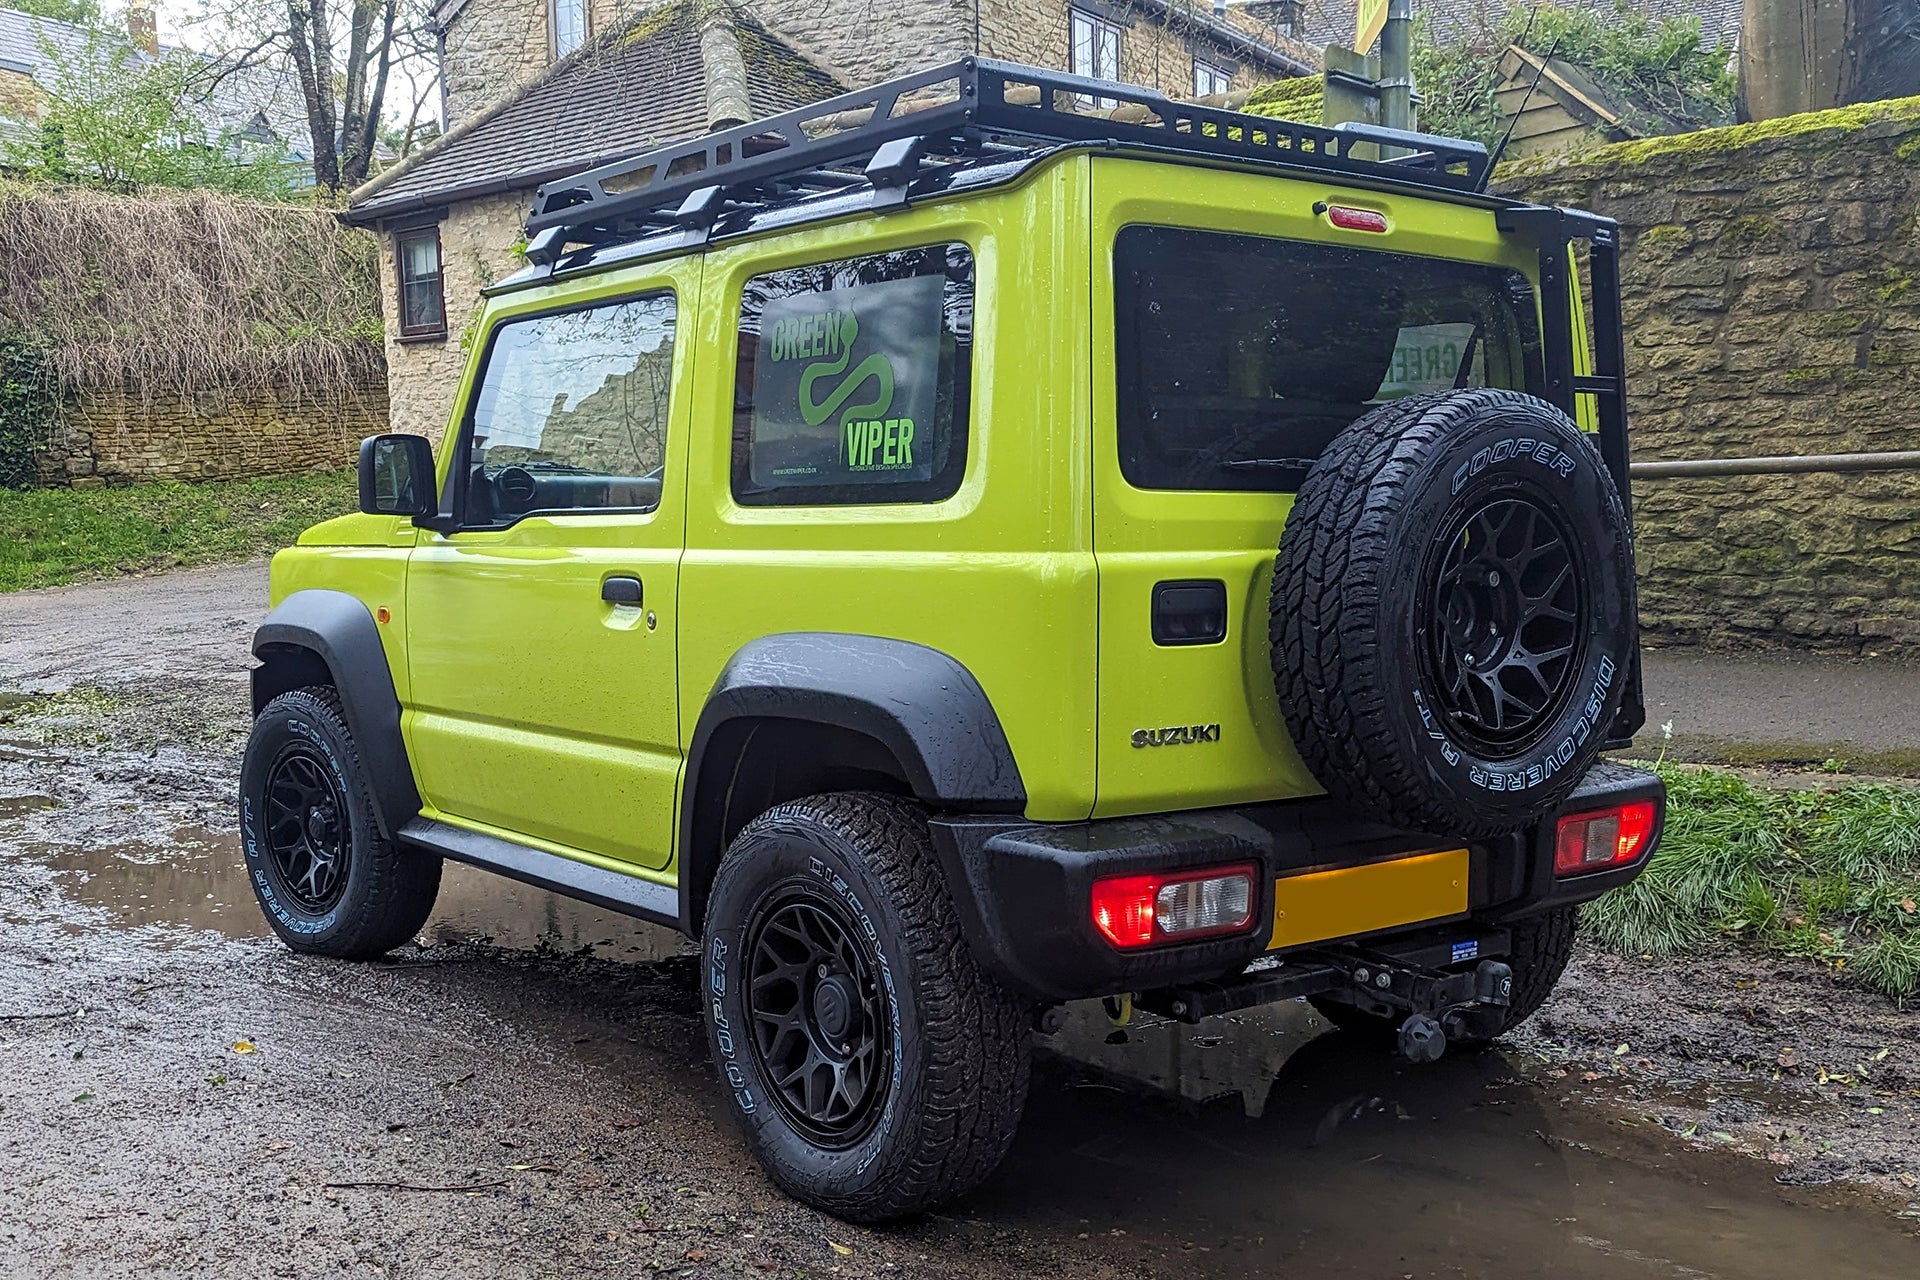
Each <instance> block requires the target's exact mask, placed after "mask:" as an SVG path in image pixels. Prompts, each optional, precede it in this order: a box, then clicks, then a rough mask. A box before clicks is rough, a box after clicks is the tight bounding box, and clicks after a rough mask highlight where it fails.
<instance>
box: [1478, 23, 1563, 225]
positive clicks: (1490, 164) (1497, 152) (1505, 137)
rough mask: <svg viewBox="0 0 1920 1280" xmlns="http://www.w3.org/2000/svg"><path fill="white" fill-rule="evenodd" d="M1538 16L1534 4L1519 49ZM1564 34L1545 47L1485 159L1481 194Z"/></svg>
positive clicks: (1525, 42) (1510, 140)
mask: <svg viewBox="0 0 1920 1280" xmlns="http://www.w3.org/2000/svg"><path fill="white" fill-rule="evenodd" d="M1539 16H1540V6H1539V5H1538V4H1536V5H1534V6H1533V12H1532V13H1529V14H1528V15H1527V26H1526V29H1525V30H1524V31H1522V32H1521V33H1520V38H1519V39H1518V40H1516V41H1514V44H1516V45H1517V46H1519V47H1520V48H1521V49H1525V48H1526V47H1527V37H1528V36H1530V35H1532V34H1533V20H1534V19H1535V18H1538V17H1539ZM1565 34H1566V32H1564V31H1563V32H1561V33H1560V35H1558V36H1555V37H1554V38H1553V43H1552V44H1550V45H1548V46H1547V56H1546V57H1544V58H1542V59H1540V66H1539V68H1538V69H1537V70H1535V71H1534V73H1533V83H1532V84H1530V85H1528V86H1527V96H1526V97H1524V98H1522V99H1520V107H1519V109H1518V110H1516V111H1515V112H1514V113H1513V119H1511V120H1509V121H1507V131H1506V132H1505V133H1503V134H1501V135H1500V145H1499V146H1497V147H1495V148H1494V149H1493V154H1492V155H1490V156H1488V157H1487V167H1486V168H1485V169H1483V170H1481V171H1480V188H1479V189H1480V191H1481V192H1482V193H1483V194H1484V193H1485V192H1486V189H1487V188H1488V187H1489V186H1491V185H1492V183H1493V170H1494V167H1495V166H1496V165H1498V164H1499V163H1500V157H1501V156H1503V155H1505V154H1506V153H1507V144H1508V143H1509V142H1512V141H1513V131H1514V130H1515V129H1516V128H1518V127H1519V124H1520V117H1521V116H1523V115H1525V114H1527V107H1528V105H1529V104H1531V103H1532V102H1533V93H1534V90H1536V89H1538V88H1539V87H1540V81H1541V79H1542V78H1543V77H1544V76H1545V75H1546V74H1547V64H1548V63H1550V62H1552V61H1553V55H1554V54H1556V53H1558V52H1559V51H1560V39H1561V36H1564V35H1565Z"/></svg>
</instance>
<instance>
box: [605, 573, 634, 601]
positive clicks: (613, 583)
mask: <svg viewBox="0 0 1920 1280" xmlns="http://www.w3.org/2000/svg"><path fill="white" fill-rule="evenodd" d="M600 598H601V599H602V600H605V601H606V602H607V603H608V604H631V605H638V604H639V603H640V600H641V592H640V579H638V578H608V579H607V580H606V581H605V582H602V583H601V584H600Z"/></svg>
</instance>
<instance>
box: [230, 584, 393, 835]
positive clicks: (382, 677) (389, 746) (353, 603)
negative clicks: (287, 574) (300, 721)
mask: <svg viewBox="0 0 1920 1280" xmlns="http://www.w3.org/2000/svg"><path fill="white" fill-rule="evenodd" d="M253 656H254V657H255V658H257V659H258V660H259V665H258V666H256V667H254V668H253V670H252V672H251V673H250V679H251V683H252V696H253V714H254V715H256V716H257V715H259V714H260V713H261V711H263V710H265V709H266V706H267V704H268V703H269V702H272V701H273V700H274V699H275V698H277V697H279V696H280V695H281V694H283V693H286V692H289V691H290V690H292V689H297V688H301V687H303V686H305V685H308V684H311V683H314V677H315V676H316V675H317V674H319V673H318V672H317V671H316V670H315V667H314V663H315V662H316V661H317V662H318V663H319V665H320V667H322V668H324V670H325V674H326V676H327V677H328V678H329V680H330V681H331V683H332V685H333V687H334V690H335V691H336V692H337V693H338V694H339V695H340V709H341V711H342V712H343V713H344V714H345V716H346V720H347V728H348V729H349V730H350V731H351V732H352V733H353V739H354V745H355V746H356V747H358V748H359V751H360V757H361V759H362V760H364V761H365V762H366V765H367V773H368V778H369V781H370V783H371V785H372V788H373V800H374V814H375V816H376V817H377V818H378V820H379V823H380V834H381V835H382V836H383V837H385V838H386V839H389V840H391V839H393V838H394V835H395V833H396V832H398V831H399V830H400V828H401V827H402V826H404V825H406V823H407V822H409V821H410V820H412V819H413V818H414V817H415V816H417V815H418V814H419V812H420V793H419V791H418V790H417V789H416V788H415V786H414V781H413V765H412V764H411V763H410V762H409V761H408V759H407V747H406V742H405V741H404V740H403V739H402V738H401V736H400V698H399V695H398V694H397V693H395V691H394V687H393V673H392V671H391V670H390V669H389V668H388V666H387V653H386V649H385V647H384V646H383V645H382V644H381V643H380V627H379V624H378V623H376V622H375V621H374V620H373V613H372V612H371V611H370V610H369V609H368V608H367V606H366V604H365V603H364V602H362V601H361V600H359V599H357V598H355V597H354V596H350V595H348V594H347V593H346V592H344V591H328V590H323V589H309V590H305V591H296V592H294V593H293V594H292V595H290V596H288V597H287V598H286V599H285V600H283V601H281V602H280V603H279V604H278V605H276V606H275V607H274V609H273V612H271V613H269V614H268V615H267V616H266V619H265V620H264V621H262V622H261V623H260V625H259V627H257V628H256V629H255V630H254V633H253Z"/></svg>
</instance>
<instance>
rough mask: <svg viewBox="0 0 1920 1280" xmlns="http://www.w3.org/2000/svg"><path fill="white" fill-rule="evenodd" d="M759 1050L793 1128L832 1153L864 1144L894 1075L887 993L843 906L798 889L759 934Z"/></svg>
mask: <svg viewBox="0 0 1920 1280" xmlns="http://www.w3.org/2000/svg"><path fill="white" fill-rule="evenodd" d="M748 937H749V939H750V941H749V944H748V947H749V950H748V955H749V960H748V970H747V972H748V981H747V991H746V997H747V1012H748V1014H749V1016H750V1017H751V1019H752V1023H753V1035H752V1044H753V1050H754V1056H755V1058H756V1063H757V1065H758V1067H759V1069H760V1072H761V1074H762V1076H763V1077H764V1078H765V1079H766V1080H767V1081H769V1082H770V1083H771V1084H772V1086H773V1090H772V1096H773V1099H774V1103H775V1105H776V1106H777V1107H779V1109H780V1111H781V1112H782V1114H783V1115H785V1117H786V1119H787V1122H788V1123H789V1124H791V1125H792V1126H793V1127H794V1128H795V1129H797V1130H799V1131H800V1132H801V1133H803V1134H805V1135H806V1136H807V1137H808V1138H809V1139H810V1140H811V1141H813V1142H815V1143H817V1144H818V1145H819V1146H821V1147H823V1148H826V1149H828V1150H843V1149H845V1148H847V1147H849V1146H852V1145H853V1144H855V1143H857V1142H859V1141H860V1139H861V1138H863V1137H864V1136H865V1135H866V1133H867V1132H868V1130H869V1129H870V1128H871V1127H872V1125H873V1122H874V1120H875V1119H876V1118H877V1117H878V1116H879V1114H880V1111H881V1108H882V1104H883V1103H884V1101H885V1095H886V1091H887V1081H888V1079H889V1078H890V1073H891V1069H892V1050H891V1047H890V1044H889V1039H888V1037H885V1036H883V1035H882V1030H883V1028H885V1027H886V1026H887V1010H886V1007H885V999H886V997H885V995H884V994H883V993H882V991H881V990H880V985H879V982H878V981H877V978H876V971H877V965H876V964H875V962H874V958H873V955H872V953H871V950H870V947H869V946H868V944H867V943H866V941H865V940H864V939H862V938H861V937H860V936H859V935H858V933H857V932H856V930H855V929H854V927H853V925H852V922H851V921H850V920H849V919H848V918H847V914H846V912H845V910H844V908H842V907H841V906H839V905H838V904H837V903H835V902H834V901H832V900H831V899H829V898H828V897H826V896H825V895H824V894H821V893H820V892H818V891H817V890H815V889H814V888H813V887H811V886H809V885H804V884H800V885H794V886H792V887H791V888H790V889H789V891H788V892H785V893H782V894H779V895H777V896H775V897H773V899H772V900H771V901H770V902H769V903H768V904H767V905H766V906H765V908H764V909H763V910H761V911H760V912H759V913H758V914H757V916H756V917H755V919H754V921H753V923H752V925H751V926H750V929H749V934H748Z"/></svg>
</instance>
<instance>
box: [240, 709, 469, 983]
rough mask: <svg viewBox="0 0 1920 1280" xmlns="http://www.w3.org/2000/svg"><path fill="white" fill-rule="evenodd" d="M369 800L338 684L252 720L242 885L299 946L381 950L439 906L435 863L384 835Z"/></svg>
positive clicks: (243, 787) (335, 952)
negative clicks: (250, 889)
mask: <svg viewBox="0 0 1920 1280" xmlns="http://www.w3.org/2000/svg"><path fill="white" fill-rule="evenodd" d="M372 797H373V791H372V787H371V785H370V782H369V779H368V777H367V770H366V766H365V765H364V764H362V763H361V760H360V753H359V751H358V750H357V749H356V748H355V746H354V741H353V733H352V731H351V730H350V729H349V728H348V726H347V721H346V716H345V714H344V713H343V712H342V711H341V708H340V701H339V698H338V696H337V695H336V694H335V693H334V691H333V690H332V689H329V688H324V687H321V688H312V689H300V690H296V691H294V692H292V693H283V694H281V695H280V696H279V697H277V698H275V699H274V700H273V701H272V702H270V703H268V704H267V705H266V707H264V708H263V709H262V710H261V712H260V714H259V716H257V717H256V718H255V719H254V722H253V733H252V735H251V736H250V737H249V738H248V739H247V754H246V758H245V759H244V760H242V761H241V764H240V836H241V843H242V849H243V852H244V853H245V855H246V863H247V878H248V880H249V881H251V883H252V884H253V892H254V896H255V897H256V898H258V899H259V900H260V909H261V911H263V912H264V913H265V914H266V917H267V923H268V924H269V925H270V926H272V928H273V931H274V932H275V933H277V934H279V935H280V937H281V939H282V940H283V941H284V942H286V944H287V945H288V946H290V947H292V948H293V949H294V950H296V951H309V952H313V953H314V954H316V955H328V956H340V957H343V958H351V959H365V958H370V957H373V956H377V955H382V954H384V953H385V952H388V951H391V950H392V949H393V948H395V947H397V946H399V945H400V944H401V943H403V942H405V941H407V940H408V939H409V938H411V937H413V935H414V934H415V933H416V932H417V931H418V930H419V928H420V926H421V925H423V924H425V923H426V919H427V915H428V914H429V913H430V912H431V911H432V910H433V900H434V898H435V897H436V896H437V895H438V893H439V891H440V860H439V859H438V858H435V857H431V856H429V855H427V854H424V853H420V852H418V851H415V850H411V849H403V848H401V847H400V846H398V845H396V844H394V843H393V842H392V841H390V840H387V839H386V838H384V837H383V836H382V835H381V834H380V825H379V822H378V820H377V818H376V816H375V814H374V810H373V798H372Z"/></svg>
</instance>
